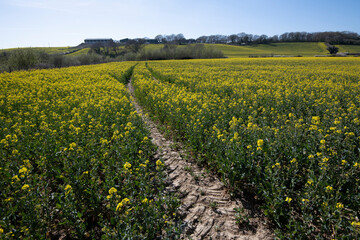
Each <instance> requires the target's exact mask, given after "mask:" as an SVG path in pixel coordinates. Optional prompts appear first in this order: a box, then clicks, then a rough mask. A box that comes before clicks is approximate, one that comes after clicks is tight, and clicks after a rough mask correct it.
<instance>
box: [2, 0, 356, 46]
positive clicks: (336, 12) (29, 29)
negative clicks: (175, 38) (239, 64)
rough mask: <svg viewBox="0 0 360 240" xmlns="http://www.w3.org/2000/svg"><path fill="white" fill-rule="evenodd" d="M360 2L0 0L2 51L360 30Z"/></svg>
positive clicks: (293, 0)
mask: <svg viewBox="0 0 360 240" xmlns="http://www.w3.org/2000/svg"><path fill="white" fill-rule="evenodd" d="M359 10H360V0H341V1H340V0H246V1H245V0H237V1H236V0H221V1H220V0H219V1H215V0H207V1H202V0H147V1H146V0H127V1H125V0H0V32H1V36H0V49H1V48H12V47H49V46H51V47H54V46H75V45H78V44H80V43H81V42H83V41H84V39H85V38H113V39H115V40H119V39H122V38H126V37H128V38H137V37H149V38H154V37H155V36H156V35H158V34H178V33H182V34H184V36H185V37H186V38H197V37H199V36H202V35H212V34H223V35H230V34H236V33H240V32H246V33H251V34H259V35H260V34H266V35H269V36H272V35H275V34H282V33H284V32H295V31H306V32H317V31H353V32H357V33H360V13H359Z"/></svg>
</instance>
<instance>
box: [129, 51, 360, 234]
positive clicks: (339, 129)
mask: <svg viewBox="0 0 360 240" xmlns="http://www.w3.org/2000/svg"><path fill="white" fill-rule="evenodd" d="M359 76H360V59H358V58H344V59H338V58H337V59H335V58H301V59H295V58H289V59H225V60H224V59H222V60H188V61H158V62H149V63H147V64H139V65H138V66H137V67H136V71H135V72H134V75H133V85H134V87H135V93H136V96H137V98H138V100H139V101H140V103H141V104H142V105H143V106H145V107H146V108H147V109H148V111H149V112H150V113H151V114H152V115H153V116H154V117H156V118H157V119H158V120H159V121H161V122H163V123H165V124H167V125H168V126H170V127H171V128H172V129H173V131H175V132H176V133H178V135H179V138H180V139H181V140H182V141H183V142H184V143H186V145H187V146H188V147H189V148H190V149H191V150H192V152H193V154H194V155H196V157H198V158H200V159H201V160H202V162H203V163H204V164H205V165H207V166H208V167H209V168H210V169H212V170H214V171H216V172H217V173H218V174H219V175H220V176H221V177H222V178H223V181H224V182H225V183H226V184H227V186H228V187H229V188H230V189H232V190H233V192H234V193H235V194H241V193H245V194H248V195H249V194H250V195H251V193H256V195H257V198H259V201H260V202H261V204H262V206H263V210H264V213H265V214H266V216H267V217H268V218H269V219H270V220H271V222H272V223H273V227H274V229H275V233H276V235H277V236H278V237H279V238H284V239H356V238H359V233H360V229H359V225H360V221H359V219H360V186H359V183H360V182H359V181H360V152H359V151H360V77H359Z"/></svg>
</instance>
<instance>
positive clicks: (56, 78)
mask: <svg viewBox="0 0 360 240" xmlns="http://www.w3.org/2000/svg"><path fill="white" fill-rule="evenodd" d="M133 65H134V63H110V64H101V65H96V66H82V67H70V68H64V69H51V70H32V71H19V72H13V73H3V74H0V89H1V91H0V163H1V164H0V176H1V180H0V189H1V190H0V239H45V238H60V237H66V238H69V239H83V238H85V237H88V238H90V237H91V238H94V239H100V238H102V239H122V238H147V239H154V238H156V237H157V236H159V234H163V235H164V232H169V233H170V232H174V229H175V227H174V225H172V223H174V222H173V218H171V217H168V218H166V219H164V217H163V216H164V215H167V216H173V214H172V213H173V212H174V211H175V209H176V207H177V202H176V201H175V200H174V199H172V198H170V197H167V196H163V194H162V191H163V188H164V185H163V182H162V175H163V173H162V171H163V167H161V166H159V165H158V164H157V163H156V161H152V155H153V153H154V149H155V147H154V146H153V144H152V143H151V141H150V140H149V138H148V135H149V132H148V131H147V130H146V129H145V128H144V125H143V123H142V121H141V118H140V117H139V116H138V115H137V113H136V111H135V110H134V107H133V106H132V104H131V102H130V100H129V94H128V92H127V89H126V87H125V85H124V83H125V82H124V81H125V80H126V78H124V76H126V74H127V71H128V69H131V67H132V66H133ZM145 199H146V200H145ZM165 207H166V209H165ZM169 213H171V214H169Z"/></svg>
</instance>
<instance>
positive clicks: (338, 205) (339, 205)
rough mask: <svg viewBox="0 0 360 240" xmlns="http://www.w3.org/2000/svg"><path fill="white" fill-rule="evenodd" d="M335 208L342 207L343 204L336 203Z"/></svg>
mask: <svg viewBox="0 0 360 240" xmlns="http://www.w3.org/2000/svg"><path fill="white" fill-rule="evenodd" d="M336 208H344V204H342V203H339V202H338V203H336Z"/></svg>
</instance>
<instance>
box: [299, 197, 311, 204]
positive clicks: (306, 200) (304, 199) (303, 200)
mask: <svg viewBox="0 0 360 240" xmlns="http://www.w3.org/2000/svg"><path fill="white" fill-rule="evenodd" d="M301 201H302V202H304V203H305V202H310V200H309V199H306V198H303V199H302V200H301Z"/></svg>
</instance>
